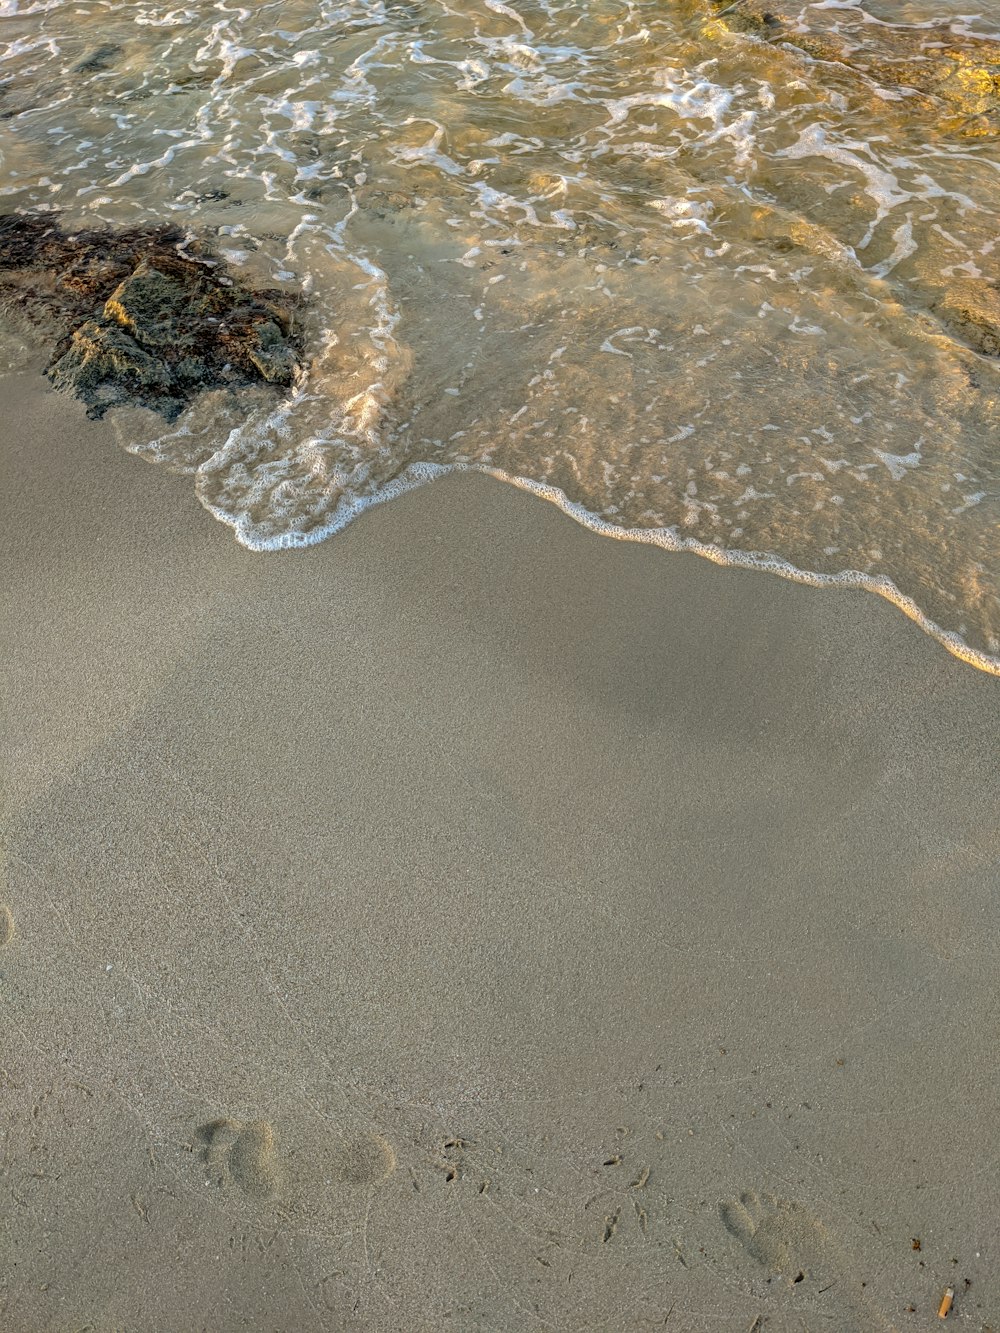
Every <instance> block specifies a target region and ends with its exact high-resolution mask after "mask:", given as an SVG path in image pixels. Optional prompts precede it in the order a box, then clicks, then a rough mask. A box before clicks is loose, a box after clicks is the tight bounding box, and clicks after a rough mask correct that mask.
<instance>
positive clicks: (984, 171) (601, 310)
mask: <svg viewBox="0 0 1000 1333" xmlns="http://www.w3.org/2000/svg"><path fill="white" fill-rule="evenodd" d="M978 3H979V4H980V5H982V4H983V3H984V0H978ZM989 3H990V4H995V3H996V0H989ZM932 6H933V7H932ZM958 8H961V9H962V14H961V15H959V13H958V12H957V11H958ZM888 20H892V21H893V23H894V24H896V25H897V26H898V25H900V24H909V25H924V28H926V30H927V32H928V33H929V35H930V37H939V36H940V34H941V33H942V32H943V33H945V34H947V32H948V31H952V32H954V33H955V34H957V35H962V34H970V33H980V34H987V35H989V34H991V32H992V31H993V30H995V29H997V28H1000V11H997V10H994V17H993V20H991V16H990V13H989V12H988V11H986V12H980V13H978V14H970V13H969V12H968V9H967V8H966V7H965V6H961V7H959V6H957V5H956V4H955V3H954V0H913V2H912V3H909V4H907V5H905V6H898V5H891V6H886V5H884V4H878V3H873V4H872V6H871V8H870V10H869V12H868V14H866V13H865V12H864V11H863V10H861V9H858V8H851V7H850V6H846V5H841V4H834V3H831V0H827V2H826V3H825V4H819V5H812V6H806V7H805V8H804V9H803V11H802V23H803V26H804V27H805V26H808V27H810V28H815V29H816V30H817V31H830V30H833V31H835V32H839V33H841V34H842V35H845V36H846V38H847V39H848V40H849V43H850V45H851V46H852V47H855V48H857V49H858V50H859V51H862V52H863V51H864V49H865V43H866V41H868V40H869V39H870V37H871V35H872V34H873V33H876V30H879V31H883V32H889V33H890V35H892V34H894V33H895V32H896V28H893V29H891V31H890V29H888V28H886V27H885V24H886V22H887V21H888ZM932 20H937V21H938V22H937V24H936V25H932V24H931V21H932ZM943 25H947V26H943ZM924 28H921V31H923V30H924ZM913 35H914V34H913V32H912V30H910V31H909V32H908V33H904V36H908V37H912V36H913ZM928 40H929V39H928ZM115 47H120V48H121V49H120V50H118V51H116V50H115V49H114V48H115ZM102 48H103V53H102ZM81 66H83V67H82V68H81ZM0 79H2V80H3V86H2V93H0V114H2V115H4V116H5V117H6V118H5V119H4V120H3V121H2V122H0V135H2V138H0V145H2V165H0V195H2V196H3V197H2V199H0V208H2V211H10V210H13V209H17V208H22V209H27V208H39V207H41V208H46V209H58V210H59V211H60V212H61V213H62V215H63V223H64V225H69V226H71V225H76V224H79V223H87V224H90V225H93V224H94V223H95V222H96V221H104V222H108V223H114V224H125V223H127V224H133V225H134V224H139V223H146V222H151V221H158V220H167V221H173V222H175V223H179V224H181V225H183V226H185V227H190V228H191V229H192V230H195V231H202V230H206V229H207V230H208V231H209V232H211V233H214V234H215V235H216V237H217V245H218V247H219V248H220V249H221V250H222V252H223V253H224V254H225V255H226V257H227V258H228V259H229V260H230V261H231V262H232V263H234V264H237V265H241V266H243V269H244V272H245V274H246V275H247V277H248V278H249V279H251V280H252V281H260V282H262V283H263V282H266V283H268V284H272V285H273V284H278V285H281V284H287V285H288V287H289V288H295V289H298V288H300V287H304V288H305V289H306V290H307V291H308V292H309V293H310V295H311V302H310V307H309V315H308V319H309V328H308V341H309V355H310V361H309V366H308V370H307V372H306V373H305V375H304V376H303V378H302V381H301V383H300V384H299V385H298V387H297V389H296V391H295V393H294V394H293V396H292V398H291V399H290V400H286V401H283V402H280V403H279V404H278V405H276V403H275V400H274V399H273V398H270V397H267V396H265V395H263V394H261V395H260V396H257V397H255V396H254V395H253V394H247V393H244V395H243V396H242V397H241V398H240V399H238V400H237V401H232V400H230V399H228V398H227V397H226V396H225V395H223V394H221V393H217V394H212V395H206V396H205V397H203V399H202V400H200V401H199V402H198V403H197V404H196V405H195V406H194V407H193V408H192V409H191V410H190V411H189V412H188V413H187V414H186V415H185V416H184V417H182V418H181V419H180V421H179V422H177V423H175V424H174V425H173V426H171V427H166V426H164V424H163V422H162V421H159V420H158V419H154V418H153V417H152V416H151V414H147V413H143V412H140V411H138V410H135V409H133V410H128V411H125V410H122V411H119V412H118V413H117V415H116V414H112V418H113V419H115V420H116V423H117V428H118V431H119V434H120V437H121V439H122V441H123V443H125V444H126V446H127V447H129V448H131V449H133V450H134V451H135V452H140V453H145V454H147V455H148V456H150V457H155V458H157V459H160V460H163V461H165V462H166V463H167V464H168V465H170V466H173V467H179V468H184V469H187V470H190V471H191V472H192V473H193V474H194V479H195V485H196V487H197V491H198V494H199V496H200V498H201V500H202V502H203V503H204V504H205V505H206V506H207V507H208V508H209V509H210V510H211V511H212V512H213V513H214V514H216V515H217V516H218V517H219V518H220V519H222V520H223V521H224V522H226V523H229V524H231V525H232V526H233V528H234V529H235V532H236V535H237V537H238V539H239V540H240V541H241V542H243V543H244V544H245V545H247V546H251V547H254V548H256V549H270V548H276V547H285V546H296V545H302V544H305V543H309V542H315V541H317V540H319V539H321V538H323V537H325V536H328V535H329V534H331V533H332V532H334V531H336V530H337V529H338V528H339V527H342V526H343V525H344V524H345V523H346V522H347V521H349V519H350V518H351V517H352V516H353V515H354V514H356V513H357V512H359V510H360V509H361V508H363V507H364V505H365V504H367V503H370V502H371V501H373V500H375V499H380V498H386V497H387V496H389V495H392V494H395V493H398V491H399V490H401V489H403V488H405V487H406V486H407V485H411V484H414V483H415V482H419V481H423V480H428V479H430V478H432V477H433V476H435V475H439V474H440V471H441V470H442V469H449V468H453V467H455V466H462V465H464V466H474V467H479V468H487V469H492V470H495V471H496V472H497V473H498V474H501V475H503V476H506V477H508V478H511V479H518V480H520V481H522V482H526V483H530V484H532V485H533V486H535V487H536V488H538V489H540V490H541V492H542V493H544V494H546V495H547V496H549V498H551V499H554V500H556V501H557V502H558V503H560V504H562V505H563V506H564V507H566V508H568V509H569V510H570V511H571V512H572V513H574V514H575V515H576V516H577V517H579V518H581V519H583V520H584V521H587V522H589V523H591V524H593V525H594V526H598V527H602V528H603V529H604V530H605V531H608V532H611V533H613V534H616V535H625V534H627V535H629V536H633V537H636V538H638V539H644V540H649V541H657V542H660V543H661V544H663V545H667V546H678V545H690V546H693V547H694V548H696V549H702V550H703V551H704V552H705V553H707V554H711V555H713V556H714V557H715V558H717V559H723V560H735V561H737V562H739V561H746V560H752V561H754V562H758V563H765V564H769V565H771V566H772V567H774V568H778V569H779V570H781V571H782V572H784V573H786V574H792V575H793V576H794V574H795V572H796V571H798V572H800V573H803V574H806V575H808V576H811V577H815V578H816V579H817V580H818V581H824V580H825V579H827V578H830V577H837V576H845V575H846V576H847V577H848V578H850V579H852V580H853V581H855V582H865V583H867V584H868V586H871V587H873V588H875V589H876V590H877V591H881V592H883V593H884V594H886V595H889V596H892V597H893V598H894V599H895V600H896V601H897V602H899V603H900V604H901V605H903V606H904V609H906V610H907V611H908V612H909V613H910V614H911V615H913V616H914V617H915V618H917V619H919V620H922V622H923V623H924V624H925V627H926V628H929V629H931V631H932V632H935V633H937V634H938V636H939V637H942V638H943V639H944V640H945V641H946V642H947V643H948V644H949V646H950V647H952V649H953V650H955V651H959V652H961V653H962V654H963V655H965V656H967V657H969V658H970V660H974V661H977V662H978V664H979V665H981V666H986V667H987V668H989V669H994V670H997V669H1000V596H998V583H997V579H998V573H1000V524H998V518H1000V512H998V511H1000V486H998V480H1000V440H998V433H997V429H996V428H997V424H998V417H1000V398H998V383H1000V374H998V366H1000V363H998V361H997V360H996V359H995V358H992V357H990V356H988V355H983V354H981V352H982V349H980V350H978V351H977V350H976V349H975V347H974V345H973V344H972V343H970V340H969V339H968V338H966V337H964V336H963V330H962V327H961V322H960V321H958V322H956V320H955V319H954V318H951V317H950V316H949V313H948V312H949V309H951V308H952V307H954V304H955V293H956V292H957V293H958V294H959V297H962V293H965V292H971V293H972V299H976V294H977V293H978V292H981V291H983V290H984V289H985V288H987V287H988V286H989V284H990V283H991V282H992V283H995V282H996V280H997V278H998V275H1000V264H998V250H997V202H998V198H1000V174H998V172H1000V152H998V145H997V139H996V137H995V136H991V135H990V134H989V133H982V132H978V133H973V132H968V131H967V129H963V128H962V126H961V125H959V124H958V123H957V122H956V120H955V118H954V117H953V116H950V114H949V113H950V109H949V108H948V107H945V106H944V105H943V104H942V106H941V107H940V108H939V109H937V110H936V109H935V107H934V105H932V104H931V105H929V104H928V102H927V99H918V98H915V97H913V96H911V95H909V94H908V93H907V92H906V91H905V90H903V91H901V90H900V88H899V87H898V86H881V85H880V83H879V80H878V79H877V78H875V77H873V76H872V75H871V74H859V73H857V72H855V71H852V70H851V69H849V68H846V67H845V66H843V65H840V64H837V63H833V62H829V61H817V60H813V59H811V58H809V57H807V56H805V55H803V54H802V53H801V52H798V51H796V50H795V49H792V48H791V47H789V46H787V45H785V46H781V45H772V44H766V43H764V42H762V41H759V40H756V39H755V38H754V37H753V36H750V35H742V34H740V33H734V32H732V31H729V30H727V28H726V27H725V26H724V25H723V24H722V23H720V22H718V21H717V20H715V19H713V18H712V16H711V14H710V12H709V9H708V8H707V7H702V6H700V5H699V4H698V3H696V2H695V0H690V3H687V2H681V0H635V2H634V3H625V2H623V0H552V2H551V3H544V2H543V0H511V2H510V3H509V4H505V3H501V0H463V3H462V4H461V5H460V6H458V5H456V6H455V7H454V8H452V7H450V6H449V5H447V4H444V3H438V2H437V0H396V2H395V3H393V2H392V0H384V2H383V3H375V2H374V0H343V2H342V3H334V2H333V0H320V2H319V3H317V2H316V0H309V2H308V3H306V2H305V0H280V3H270V4H256V5H254V6H253V7H250V6H247V7H240V6H239V5H237V4H235V3H233V4H223V3H211V2H210V0H199V2H198V3H194V4H189V5H184V4H178V5H175V6H172V5H169V4H151V3H146V4H142V3H139V4H129V5H124V4H122V3H120V0H112V2H111V3H102V2H101V0H72V2H69V0H3V3H0ZM962 299H964V298H962ZM949 302H951V306H949ZM959 304H961V301H959ZM952 313H953V310H952ZM973 341H974V340H973Z"/></svg>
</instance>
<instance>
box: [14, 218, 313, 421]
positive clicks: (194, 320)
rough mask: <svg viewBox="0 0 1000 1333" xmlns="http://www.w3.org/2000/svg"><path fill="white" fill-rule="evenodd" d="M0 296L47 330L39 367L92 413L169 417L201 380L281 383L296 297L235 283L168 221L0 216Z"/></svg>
mask: <svg viewBox="0 0 1000 1333" xmlns="http://www.w3.org/2000/svg"><path fill="white" fill-rule="evenodd" d="M0 295H2V296H4V297H6V299H7V302H8V304H9V305H11V306H14V307H15V308H17V309H19V310H20V311H21V312H22V313H23V314H24V315H26V316H27V317H28V318H29V319H30V320H31V321H32V322H34V323H36V324H44V325H46V326H47V327H50V328H54V330H55V331H56V334H57V346H56V350H55V354H54V355H53V357H52V360H51V361H50V363H49V366H48V368H47V374H48V375H49V378H50V379H51V380H52V382H53V384H55V385H56V386H57V387H58V388H61V389H65V390H68V391H71V392H73V393H75V394H76V395H77V397H79V398H82V399H83V401H84V402H85V403H87V405H88V407H89V408H90V413H91V415H92V416H102V415H103V413H104V412H105V411H106V410H107V409H108V407H110V406H112V405H114V404H115V403H125V402H129V403H137V404H140V405H142V406H145V407H151V408H153V409H155V410H156V411H158V412H160V413H161V414H162V415H163V416H165V417H167V418H168V419H172V418H173V417H175V416H176V415H177V414H178V413H179V412H180V411H181V410H182V409H183V407H184V406H185V405H186V404H187V403H188V402H190V401H191V399H192V398H194V397H195V395H196V394H198V393H200V392H201V391H202V390H204V389H211V388H218V387H220V386H224V385H232V386H238V385H241V384H251V383H255V382H260V381H261V380H263V381H264V382H266V383H267V384H271V385H274V386H275V387H276V388H287V387H288V386H290V385H291V384H292V383H294V380H295V377H296V374H297V372H298V368H299V366H300V364H301V356H302V349H301V335H300V332H299V329H298V324H297V320H296V313H297V307H298V306H300V305H301V298H299V297H294V296H292V297H289V295H288V294H287V293H285V292H280V293H279V292H276V291H254V290H252V289H250V288H248V287H246V286H244V285H242V284H241V283H240V282H239V281H238V279H237V278H235V277H234V276H232V275H230V274H227V273H226V271H225V268H224V266H223V265H222V264H221V263H220V262H219V261H218V260H217V259H215V258H213V257H212V256H211V254H210V252H209V251H208V250H207V249H206V248H205V247H204V246H202V245H199V244H198V243H192V242H189V241H185V238H184V236H183V234H182V233H180V232H177V231H174V230H171V229H168V228H147V229H145V230H133V231H123V232H114V231H110V230H107V231H89V232H78V233H76V234H71V235H67V234H65V233H63V232H62V231H61V230H60V229H59V227H58V226H57V225H56V224H55V223H54V222H53V221H52V220H51V218H47V217H37V216H36V217H31V216H25V217H21V216H8V217H2V218H0Z"/></svg>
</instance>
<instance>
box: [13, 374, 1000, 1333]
mask: <svg viewBox="0 0 1000 1333" xmlns="http://www.w3.org/2000/svg"><path fill="white" fill-rule="evenodd" d="M2 392H3V396H4V403H5V408H6V411H5V428H4V445H3V453H2V457H3V464H4V484H3V487H2V500H0V503H2V506H3V520H2V536H0V542H2V545H3V561H4V570H5V577H4V589H5V599H6V605H5V609H4V617H3V621H4V634H3V640H2V647H0V664H2V681H3V733H4V734H3V750H4V763H3V766H2V788H0V791H2V797H3V812H4V813H3V842H2V850H3V862H2V879H0V941H3V943H2V946H0V1012H2V1013H3V1016H4V1017H3V1049H2V1055H0V1123H2V1125H3V1134H2V1139H0V1144H2V1152H0V1161H2V1178H3V1193H4V1206H3V1209H2V1214H0V1327H2V1328H3V1329H4V1330H5V1331H6V1333H42V1331H43V1330H50V1329H51V1330H81V1329H87V1330H92V1331H93V1333H109V1331H110V1330H157V1331H159V1330H163V1333H168V1331H171V1333H172V1331H173V1330H177V1331H178V1333H180V1331H181V1330H184V1331H185V1333H187V1331H189V1330H195V1329H204V1330H220V1331H221V1330H236V1329H254V1330H283V1331H284V1330H289V1331H291V1330H295V1331H296V1333H297V1331H298V1330H302V1331H303V1333H312V1331H313V1330H326V1329H341V1328H344V1329H372V1330H383V1329H384V1330H410V1329H437V1328H455V1329H500V1330H506V1329H531V1328H536V1327H537V1328H548V1329H629V1330H631V1329H646V1328H649V1329H652V1328H666V1329H667V1330H668V1333H715V1331H716V1330H719V1331H722V1330H725V1331H726V1333H729V1331H730V1330H732V1331H733V1333H748V1330H750V1329H753V1330H755V1333H756V1331H757V1330H761V1331H762V1333H785V1330H788V1333H792V1331H793V1330H794V1333H801V1330H803V1329H804V1330H808V1333H814V1331H822V1330H830V1331H831V1333H852V1331H853V1330H857V1331H858V1333H870V1331H871V1330H890V1329H892V1330H895V1329H907V1330H909V1329H913V1330H920V1329H932V1328H938V1327H950V1326H957V1327H959V1328H962V1329H967V1330H970V1331H971V1330H975V1333H987V1330H989V1329H990V1328H994V1327H1000V1322H998V1321H1000V1262H998V1247H1000V1214H998V1211H997V1207H996V1203H997V1199H998V1197H1000V1154H998V1143H997V1094H996V1089H997V1086H998V1083H997V1080H998V1076H1000V1069H998V1064H1000V1057H998V1050H1000V1046H998V1042H997V1034H998V1030H1000V999H998V992H997V986H996V978H997V966H998V962H1000V932H998V929H997V918H996V889H997V882H998V866H1000V818H998V816H1000V809H998V804H1000V802H998V797H1000V769H998V756H1000V679H997V678H993V677H990V676H987V675H985V674H982V673H979V672H977V671H975V670H974V669H973V668H971V667H969V666H967V665H964V664H963V663H961V662H959V661H957V660H955V659H954V658H952V657H950V656H949V655H948V654H947V653H946V652H945V651H944V650H943V649H942V648H941V647H940V646H939V645H938V644H937V643H935V642H933V641H932V640H931V639H929V638H927V637H925V636H924V635H923V634H922V633H921V632H920V631H919V629H918V628H917V627H916V626H914V625H913V624H912V623H910V622H909V621H907V620H906V619H905V618H904V617H903V616H902V615H901V614H900V613H899V612H898V611H897V610H895V609H894V608H893V607H891V606H890V605H888V604H887V603H885V602H883V601H881V600H879V599H878V598H876V597H874V596H871V595H869V594H867V593H863V592H860V591H848V590H842V591H817V590H815V589H810V588H807V587H801V586H796V585H793V584H791V583H787V582H783V581H781V580H780V579H778V578H775V577H772V576H770V575H767V574H761V573H754V572H745V571H744V572H741V571H735V570H726V569H719V568H716V567H714V566H713V565H711V564H709V563H707V562H706V561H703V560H700V559H698V558H697V557H695V556H689V555H675V554H667V553H664V552H660V551H657V550H654V549H650V548H642V547H638V546H632V545H628V544H625V543H621V542H615V541H613V540H609V539H605V538H601V537H597V536H595V535H594V534H592V533H589V532H587V531H585V530H584V529H582V528H581V527H579V526H577V525H576V524H574V523H573V522H572V521H571V520H570V519H568V518H567V517H566V516H565V515H563V514H561V513H559V512H558V511H557V510H556V509H555V508H553V507H551V506H547V505H545V504H543V503H541V502H540V501H538V500H535V499H533V498H532V497H530V496H528V495H526V494H524V493H522V492H519V491H517V490H515V489H513V488H511V487H505V486H503V485H502V484H500V483H499V482H496V481H493V480H490V479H488V478H485V477H481V476H461V477H452V478H448V479H445V480H443V481H441V482H438V483H435V484H433V485H432V486H428V487H425V488H423V489H422V490H420V491H416V492H413V493H411V494H409V495H407V496H404V497H403V498H401V499H399V500H396V501H393V502H392V503H391V504H387V505H383V506H381V507H379V508H376V509H373V510H370V511H369V512H368V513H366V514H365V515H363V516H362V517H361V518H360V519H359V520H358V521H357V522H355V523H354V524H353V525H352V526H351V527H350V528H349V529H348V530H347V531H345V532H344V533H342V534H341V535H339V536H337V537H336V538H334V539H333V540H331V541H329V542H327V543H324V544H323V545H321V546H318V547H315V548H312V549H310V550H308V551H303V552H296V553H288V554H274V555H255V554H251V553H249V552H247V551H245V550H243V549H242V548H240V547H239V546H238V545H237V544H236V543H235V542H234V541H233V539H232V535H231V533H230V532H229V531H228V530H227V529H226V528H224V527H223V526H222V525H221V524H219V523H217V522H215V521H214V520H213V519H212V518H211V517H210V516H209V515H208V514H207V513H206V512H205V511H204V510H203V509H202V508H201V507H200V506H199V505H198V503H197V501H196V499H195V498H194V496H193V494H192V488H191V485H190V481H189V480H187V479H184V478H179V477H176V476H171V475H168V474H167V473H165V472H164V471H162V470H158V469H156V468H154V467H150V466H148V465H147V464H145V463H143V462H141V461H139V460H137V459H135V458H132V457H129V456H127V455H125V454H123V453H122V452H121V451H120V450H118V449H117V448H116V447H115V445H114V443H113V436H112V432H111V429H110V427H109V426H108V425H106V424H102V423H99V422H92V421H88V420H87V419H86V417H85V415H84V411H83V408H82V407H81V406H80V405H79V404H78V403H75V402H73V401H70V400H68V399H65V398H62V397H60V396H58V395H57V394H55V393H53V392H52V391H51V390H49V389H47V388H46V387H45V385H44V382H43V381H42V379H41V378H40V376H39V375H38V373H37V370H36V369H35V368H32V369H31V370H26V371H24V372H23V373H21V374H20V375H16V376H13V377H10V378H8V379H6V380H5V381H4V384H3V387H2ZM948 1289H953V1290H954V1304H953V1309H952V1312H951V1314H950V1315H949V1321H950V1322H949V1323H948V1324H947V1325H942V1324H940V1323H939V1320H938V1317H937V1312H938V1307H939V1305H940V1302H941V1300H942V1297H943V1296H944V1294H945V1292H946V1290H948Z"/></svg>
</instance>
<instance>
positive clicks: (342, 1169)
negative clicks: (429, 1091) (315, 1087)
mask: <svg viewBox="0 0 1000 1333" xmlns="http://www.w3.org/2000/svg"><path fill="white" fill-rule="evenodd" d="M197 1135H198V1139H199V1140H200V1142H201V1145H202V1150H201V1156H202V1160H203V1161H204V1163H205V1165H206V1167H207V1168H208V1174H209V1179H210V1180H212V1181H214V1182H215V1183H216V1184H218V1185H220V1186H225V1185H226V1184H227V1183H228V1182H230V1181H232V1182H233V1183H234V1184H236V1185H238V1186H239V1188H240V1189H241V1190H242V1191H243V1192H244V1194H246V1195H248V1196H249V1197H250V1198H252V1199H258V1200H263V1199H268V1198H270V1197H271V1196H272V1195H274V1194H275V1193H277V1191H278V1188H279V1186H280V1187H281V1190H282V1194H283V1195H287V1196H288V1197H287V1199H286V1202H287V1203H288V1204H289V1205H290V1206H292V1207H293V1208H295V1207H296V1206H299V1207H302V1208H305V1209H307V1210H308V1211H315V1210H316V1209H317V1207H319V1210H320V1211H323V1209H322V1207H321V1206H320V1204H319V1200H318V1198H317V1195H318V1194H322V1193H323V1192H324V1189H323V1187H325V1186H332V1185H335V1184H336V1185H341V1186H345V1185H346V1186H353V1187H355V1189H357V1188H358V1187H360V1188H373V1187H375V1186H378V1185H382V1184H384V1183H385V1181H386V1180H388V1179H389V1177H390V1176H391V1175H392V1173H393V1171H395V1169H396V1154H395V1152H394V1151H393V1148H392V1145H391V1144H390V1143H389V1142H387V1140H385V1139H383V1138H382V1137H381V1135H379V1134H375V1133H364V1134H359V1135H357V1136H355V1137H353V1138H348V1139H346V1140H340V1141H339V1142H337V1141H336V1140H334V1141H331V1142H328V1143H327V1144H326V1145H324V1146H323V1147H320V1146H319V1145H316V1144H315V1143H313V1144H309V1143H306V1144H299V1145H298V1150H296V1145H295V1142H294V1140H295V1139H296V1138H297V1136H296V1135H295V1134H294V1131H293V1133H292V1139H293V1142H292V1143H289V1144H286V1145H285V1151H284V1153H283V1156H284V1159H285V1160H284V1162H283V1164H282V1166H283V1169H282V1170H280V1172H279V1168H278V1163H277V1161H276V1154H275V1135H274V1130H273V1129H272V1127H271V1126H270V1125H269V1124H268V1123H267V1121H266V1120H251V1121H247V1122H244V1121H241V1120H233V1119H230V1118H229V1117H224V1118H223V1119H220V1120H212V1121H210V1122H209V1123H208V1124H207V1125H201V1126H200V1127H199V1129H198V1131H197ZM335 1193H336V1194H337V1195H338V1196H339V1195H340V1193H341V1191H335ZM310 1201H311V1202H310Z"/></svg>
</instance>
